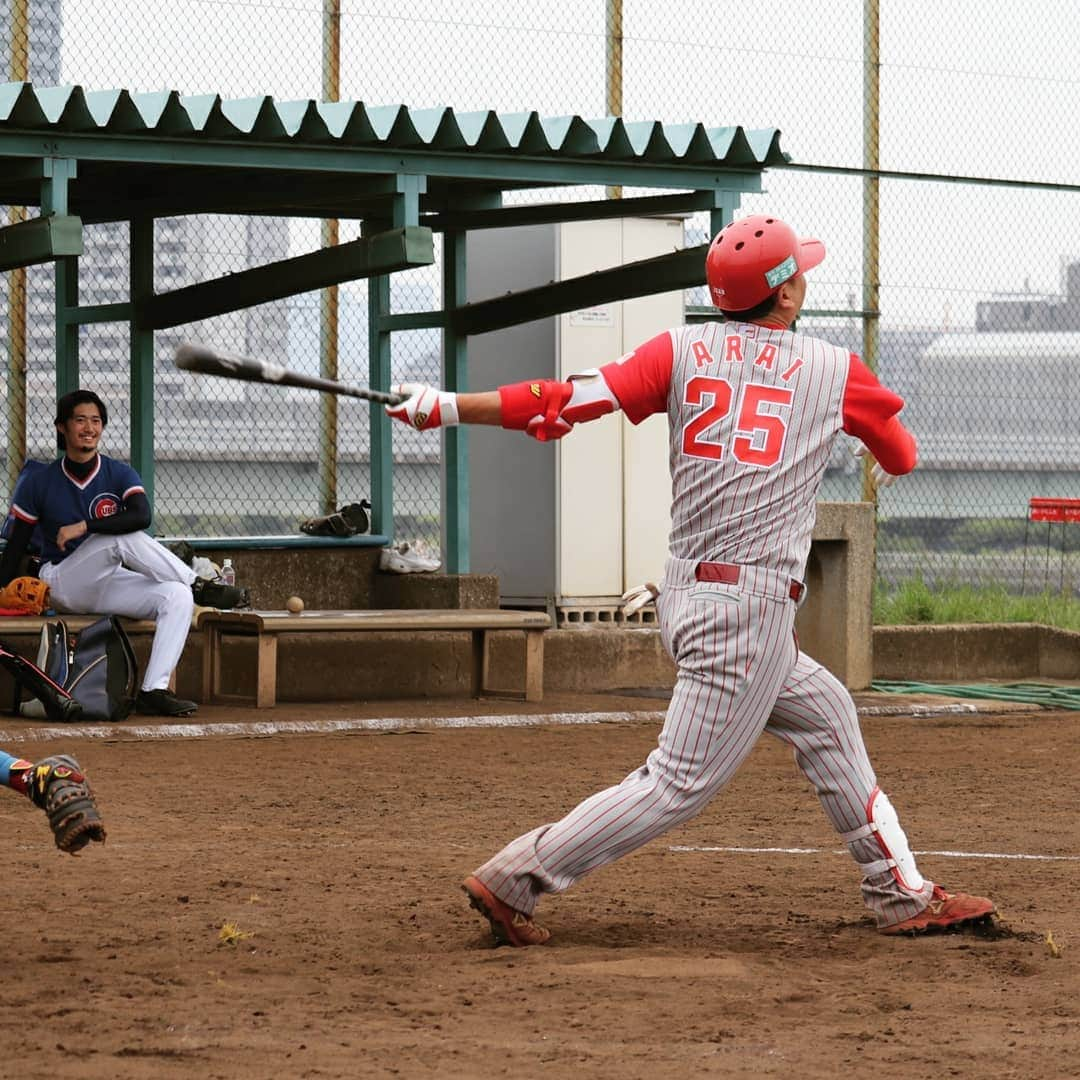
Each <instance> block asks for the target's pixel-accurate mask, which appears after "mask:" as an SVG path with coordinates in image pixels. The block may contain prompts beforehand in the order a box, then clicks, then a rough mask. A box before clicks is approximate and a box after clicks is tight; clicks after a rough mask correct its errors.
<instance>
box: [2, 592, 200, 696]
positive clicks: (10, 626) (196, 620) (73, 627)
mask: <svg viewBox="0 0 1080 1080" xmlns="http://www.w3.org/2000/svg"><path fill="white" fill-rule="evenodd" d="M211 613H213V614H215V615H216V614H220V612H218V611H217V610H216V609H215V608H208V607H196V608H195V610H194V611H193V612H192V613H191V628H190V629H189V631H188V633H189V634H196V633H202V630H203V624H204V620H205V618H206V616H207V615H208V614H211ZM103 618H105V616H104V615H75V614H72V613H71V612H66V611H58V612H57V613H56V614H55V615H0V640H2V639H3V638H4V637H5V636H6V635H9V634H11V635H15V634H33V635H34V636H35V637H38V636H39V635H40V634H41V628H42V627H43V626H44V625H45V623H47V622H55V621H56V620H57V619H60V620H62V621H63V623H64V625H65V626H66V627H67V628H68V630H70V631H72V632H73V633H76V634H77V633H78V632H79V631H80V630H85V629H86V627H88V626H89V625H90V624H91V623H95V622H97V621H98V619H103ZM119 619H120V625H121V626H122V627H123V628H124V630H125V632H126V633H127V634H128V636H129V637H131V636H132V635H135V634H153V633H154V631H155V630H156V629H157V623H156V622H154V620H153V619H129V618H127V616H124V615H121V616H119ZM35 648H36V646H35ZM29 657H30V659H31V660H33V659H34V657H35V653H34V652H31V653H30V654H29ZM202 662H203V674H202V684H203V685H204V686H205V685H206V682H207V677H208V676H207V672H206V666H207V664H208V663H209V657H208V650H207V649H206V647H205V645H204V646H203V656H202ZM142 674H143V672H142V670H141V668H140V670H139V676H140V677H141V676H142ZM169 689H170V690H173V691H175V690H176V672H175V671H174V672H173V673H172V675H171V676H170V678H169Z"/></svg>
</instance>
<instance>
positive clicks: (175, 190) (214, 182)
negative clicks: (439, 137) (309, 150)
mask: <svg viewBox="0 0 1080 1080" xmlns="http://www.w3.org/2000/svg"><path fill="white" fill-rule="evenodd" d="M398 179H399V178H398V177H396V176H383V175H379V174H364V173H360V174H353V175H350V176H332V175H327V174H325V173H320V174H315V175H314V176H312V175H298V174H293V175H291V176H289V177H286V178H283V177H281V176H278V175H274V174H272V173H254V174H253V173H251V172H245V173H244V175H243V178H242V179H237V180H234V181H230V179H229V177H228V174H227V173H224V172H222V171H216V170H210V171H209V172H207V171H206V170H200V169H191V168H185V167H180V168H178V169H175V170H170V172H169V175H168V188H169V190H166V191H162V192H155V193H153V194H149V195H141V196H137V197H134V198H128V199H124V200H118V199H117V197H116V191H115V190H114V189H113V188H112V187H111V186H110V185H109V184H107V183H104V184H103V183H97V184H94V185H92V186H91V185H89V184H88V185H87V187H86V188H83V189H80V190H78V191H77V192H76V195H77V198H76V199H75V205H76V207H77V209H78V210H79V214H80V216H81V217H82V219H83V221H84V222H85V223H86V224H88V225H94V224H100V223H101V222H106V221H122V220H127V219H128V218H131V217H142V216H149V217H155V218H162V217H180V216H183V215H185V214H280V213H283V212H284V211H286V210H287V211H288V213H289V215H290V216H294V217H300V216H314V217H325V216H326V214H327V213H328V212H329V211H332V210H333V209H334V208H335V207H338V206H341V205H349V204H360V203H362V202H364V201H365V200H366V201H367V202H368V203H370V201H371V200H375V201H376V202H377V203H380V204H381V205H382V207H383V211H384V213H385V214H389V213H390V212H391V200H392V199H394V198H396V197H397V196H398V195H399V184H398ZM421 179H422V178H421Z"/></svg>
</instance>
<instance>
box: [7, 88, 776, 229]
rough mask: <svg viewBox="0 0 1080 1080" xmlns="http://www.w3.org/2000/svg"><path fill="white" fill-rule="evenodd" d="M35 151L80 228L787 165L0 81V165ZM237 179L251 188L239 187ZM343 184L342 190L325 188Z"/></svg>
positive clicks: (435, 203) (699, 182)
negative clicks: (64, 167) (375, 186)
mask: <svg viewBox="0 0 1080 1080" xmlns="http://www.w3.org/2000/svg"><path fill="white" fill-rule="evenodd" d="M42 155H47V156H50V157H64V158H76V159H78V161H79V170H78V176H77V178H74V180H73V183H72V185H71V191H70V196H69V201H70V207H71V212H72V213H76V214H79V215H80V216H81V217H82V219H83V221H84V222H92V221H95V220H119V219H123V218H127V217H131V216H133V215H134V214H141V213H151V214H153V215H154V216H163V215H169V214H173V213H190V212H198V211H199V210H202V209H205V210H207V211H209V212H214V211H216V210H219V209H222V208H224V209H227V210H235V211H236V212H244V209H245V208H248V209H249V212H256V213H260V212H261V213H266V212H273V213H281V214H290V215H296V216H318V217H329V216H337V217H362V216H364V214H365V211H370V210H373V209H377V208H378V206H379V205H380V204H379V201H378V200H379V198H380V197H381V196H383V194H384V193H383V192H379V191H368V192H364V191H359V192H358V191H356V190H355V173H356V172H358V171H360V172H365V173H382V174H384V175H385V174H387V173H394V174H398V173H402V172H408V173H413V174H418V175H423V176H426V177H427V190H426V192H425V193H424V198H423V199H422V200H421V208H422V209H424V208H431V209H435V210H439V209H443V208H444V207H445V206H446V205H447V204H448V203H452V202H453V201H454V195H455V193H457V194H461V193H464V192H468V191H469V190H484V189H487V190H492V189H497V190H507V189H512V188H517V187H533V186H544V185H550V184H558V185H568V184H605V185H615V184H626V185H629V184H632V185H634V186H641V187H663V188H668V189H685V188H690V189H697V190H701V189H712V190H715V189H717V188H720V187H723V188H728V189H731V188H735V189H740V188H741V189H743V190H745V186H744V185H741V184H738V183H734V184H733V183H732V180H733V176H732V174H738V173H741V172H745V173H758V172H760V170H762V169H763V168H766V167H768V166H771V165H778V164H782V163H783V162H784V161H785V160H786V156H785V155H784V153H783V152H782V151H781V149H780V136H779V132H778V131H776V130H775V129H764V130H753V131H747V130H744V129H743V128H741V127H714V128H707V127H705V126H704V125H703V124H663V123H660V122H658V121H644V122H630V121H625V120H622V119H620V118H617V117H604V118H601V119H594V120H587V119H584V118H582V117H580V116H561V117H548V118H544V117H541V116H539V115H538V114H537V113H535V112H507V113H501V112H493V111H487V112H484V111H480V112H471V111H470V112H455V110H453V109H451V108H446V107H442V106H440V107H435V108H426V109H410V108H407V107H406V106H404V105H370V104H367V103H364V102H358V101H340V102H338V101H335V102H316V101H312V100H306V101H276V100H274V99H273V98H270V97H256V98H243V99H222V98H221V97H220V96H218V95H216V94H205V95H182V94H179V93H177V92H176V91H160V92H156V93H132V92H129V91H127V90H102V91H87V90H83V88H82V87H79V86H60V87H35V86H33V85H32V84H29V83H7V84H3V85H0V158H6V159H10V158H13V157H39V156H42ZM6 164H7V165H8V167H6V168H4V169H3V170H2V172H0V202H4V203H8V204H12V205H31V206H33V205H37V204H38V202H39V196H38V185H37V183H36V182H35V180H36V178H35V177H33V176H31V175H25V174H24V175H20V174H19V171H18V170H13V169H11V168H10V165H11V162H10V160H9V161H8V162H7V163H6ZM221 168H227V169H229V170H230V175H229V177H228V183H229V188H228V189H225V190H223V189H222V186H221V185H222V184H223V183H224V182H225V180H224V178H223V177H221V176H220V175H215V170H216V169H221ZM236 169H245V170H246V169H250V170H254V171H256V172H257V173H258V174H260V175H259V176H257V177H253V179H255V180H257V181H258V180H260V178H261V183H256V184H255V186H254V187H251V186H248V185H246V184H244V183H241V184H240V185H238V183H237V181H238V179H239V177H238V176H237V174H236V172H235V171H234V170H236ZM268 169H270V170H276V171H278V176H277V178H276V180H275V181H269V180H268V179H267V178H266V176H265V173H266V170H268ZM297 172H298V173H302V174H305V180H304V182H305V184H306V185H309V186H308V187H307V188H306V189H304V190H297V188H296V185H295V181H296V176H295V175H290V174H295V173H297ZM342 173H344V174H351V175H352V177H353V181H354V189H353V190H350V191H347V192H346V191H341V190H338V188H339V187H340V182H337V183H336V182H335V174H338V176H340V174H342ZM121 181H122V182H121ZM163 185H164V186H166V187H167V189H168V191H167V193H166V192H163V191H162V190H161V189H162V186H163Z"/></svg>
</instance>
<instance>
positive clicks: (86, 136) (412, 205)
mask: <svg viewBox="0 0 1080 1080" xmlns="http://www.w3.org/2000/svg"><path fill="white" fill-rule="evenodd" d="M785 160H786V156H785V155H784V154H783V152H782V151H781V149H780V140H779V133H778V132H777V131H776V130H775V129H764V130H755V131H747V130H744V129H743V128H741V127H737V126H732V127H706V126H705V125H703V124H701V123H688V124H663V123H660V122H658V121H645V122H640V123H635V122H630V121H625V120H623V119H621V118H618V117H603V118H599V119H593V120H589V119H585V118H583V117H580V116H564V117H554V118H544V117H540V116H539V115H537V113H535V112H531V111H522V112H514V113H505V112H494V111H469V112H456V111H455V110H454V109H452V108H449V107H445V106H438V107H434V108H427V109H410V108H407V107H405V106H403V105H389V106H373V105H370V104H367V103H364V102H355V101H332V102H317V101H312V100H306V101H275V100H274V99H272V98H269V97H256V98H247V99H242V100H226V99H222V98H221V97H220V96H218V95H214V94H206V95H181V94H179V93H177V92H175V91H162V92H154V93H136V92H129V91H126V90H108V91H86V90H84V89H82V88H81V87H78V86H65V87H37V86H34V85H32V84H28V83H11V84H6V85H3V86H0V202H3V203H6V204H8V205H11V206H26V207H30V208H34V209H35V210H36V211H37V216H33V217H30V218H29V219H28V220H26V221H24V222H21V223H18V224H13V225H9V226H7V227H6V228H3V229H0V269H5V270H11V269H13V268H19V267H25V266H30V265H34V264H39V263H53V264H54V265H55V294H54V300H53V312H54V320H53V321H54V333H55V356H56V389H57V394H58V395H59V394H63V393H65V392H66V391H68V390H70V389H72V388H73V387H75V386H77V385H78V384H79V379H80V364H79V331H80V328H81V327H85V326H87V325H90V324H95V323H108V322H111V323H116V324H118V326H119V328H120V329H121V330H122V331H125V330H126V335H127V338H128V341H129V358H130V364H129V371H128V373H127V387H126V389H127V390H128V395H127V396H128V398H129V401H128V402H127V403H126V404H129V406H130V408H129V412H128V415H129V416H130V433H129V442H130V456H131V461H132V463H133V465H134V466H135V467H136V468H137V469H138V470H139V472H140V473H141V475H142V476H143V478H144V480H145V481H146V484H147V488H148V492H149V493H150V495H151V497H152V495H153V487H154V461H155V433H154V407H153V406H154V400H155V387H156V381H157V380H159V379H160V378H161V376H162V375H163V373H164V370H165V368H164V366H163V365H165V364H166V363H167V360H166V358H164V357H157V355H156V351H155V333H156V332H159V331H163V330H167V329H168V328H171V327H176V326H182V325H184V324H186V323H190V322H192V321H194V320H198V319H207V318H213V317H216V316H220V315H224V314H226V313H229V312H233V311H237V310H240V309H243V308H248V307H253V306H256V305H258V304H262V303H265V302H267V301H270V300H274V299H281V298H284V297H287V296H292V295H296V294H299V293H303V292H310V291H312V290H316V289H324V288H327V287H331V286H334V285H337V284H341V283H343V282H346V281H351V280H357V279H359V278H367V279H368V280H369V283H370V284H369V296H368V344H369V355H368V372H367V374H368V381H369V384H370V385H371V386H373V387H378V388H386V387H387V386H388V385H389V383H390V381H391V356H392V343H393V337H394V334H395V332H398V331H402V330H409V329H418V328H434V329H436V330H438V331H440V332H441V334H442V342H443V349H442V365H443V380H442V381H443V385H444V386H446V387H447V388H450V389H458V388H464V387H466V386H467V385H468V378H469V341H470V339H471V338H473V337H475V336H476V335H480V334H486V333H489V332H491V331H494V330H499V329H505V328H508V327H514V326H518V325H521V324H524V323H528V322H531V321H534V320H537V319H540V318H546V317H550V316H552V315H558V314H560V313H563V312H570V311H576V310H579V309H583V308H589V307H592V306H595V305H603V304H610V303H614V302H617V301H620V300H626V299H630V298H633V297H638V296H643V295H648V294H652V293H656V292H670V291H673V290H680V289H685V288H688V287H692V286H695V285H700V284H702V283H703V282H704V248H703V247H701V246H697V247H690V248H686V249H684V250H679V251H673V252H670V253H668V254H664V255H661V256H658V257H653V258H648V259H644V260H640V261H635V262H631V263H628V264H626V265H621V266H617V267H614V268H611V269H607V270H603V271H599V272H595V273H588V274H584V275H581V276H578V277H573V278H570V279H568V280H567V279H564V280H560V281H558V282H552V283H549V284H545V285H540V286H538V287H533V288H527V289H520V290H518V291H514V292H509V293H504V292H501V291H500V292H499V293H498V294H493V295H491V296H488V297H485V298H475V297H474V298H472V302H468V301H469V298H468V297H467V293H466V273H467V268H468V248H469V243H468V239H469V235H470V234H471V233H474V232H476V231H478V230H492V229H503V228H509V227H520V226H534V225H536V226H543V225H548V224H554V223H566V222H583V221H603V220H612V219H618V218H628V217H650V216H654V215H680V214H689V213H692V212H699V211H708V212H709V214H710V218H711V222H710V224H711V232H715V231H717V230H718V229H719V228H720V227H721V226H722V225H723V224H724V223H726V222H727V221H729V220H730V219H731V217H732V216H733V213H734V211H735V210H736V208H737V207H738V205H739V201H740V198H741V196H742V194H743V193H744V192H757V191H760V190H761V174H762V171H763V170H764V169H765V168H767V167H769V166H771V165H777V164H781V163H783V162H784V161H785ZM581 186H590V187H593V188H598V187H600V186H603V187H607V188H609V189H610V188H632V189H635V190H642V191H647V192H649V194H645V195H637V196H635V197H633V198H622V199H615V198H605V199H595V198H591V199H581V198H574V197H573V192H572V191H571V192H570V194H569V195H568V194H567V189H573V188H575V187H581ZM523 193H527V197H528V201H524V198H523ZM547 193H549V194H550V196H551V197H550V198H544V197H543V196H544V195H545V194H547ZM222 213H228V214H239V215H252V216H255V215H280V216H283V217H291V218H315V219H321V220H324V221H340V220H348V219H352V220H358V221H360V222H362V232H361V235H360V237H359V238H358V239H357V240H354V241H350V242H347V243H337V244H329V245H327V246H323V247H322V248H320V249H318V250H315V251H312V252H310V253H308V254H305V255H301V256H295V257H291V258H288V259H284V260H279V261H276V262H270V263H268V264H266V265H263V266H258V267H254V268H251V269H247V270H242V271H240V272H237V273H233V274H229V275H227V276H223V277H217V278H214V279H212V280H207V281H202V282H199V283H197V284H194V285H190V286H187V287H184V288H179V289H173V290H165V291H159V290H156V289H155V281H154V266H155V222H156V221H158V220H161V219H168V218H175V217H180V216H184V215H205V214H222ZM114 221H124V222H128V223H129V238H130V239H129V251H128V261H129V267H128V275H127V280H128V289H127V292H128V295H127V297H126V298H125V299H123V300H120V301H117V302H114V303H106V304H97V305H89V304H85V303H82V302H81V299H80V290H79V260H80V256H81V255H82V254H83V250H84V246H83V241H84V229H85V227H86V226H88V225H91V224H96V223H103V222H114ZM437 238H438V240H439V242H440V246H441V286H442V298H443V300H442V307H441V308H439V309H438V310H430V311H420V312H409V313H400V312H395V311H393V310H391V306H390V279H391V276H392V275H394V274H396V273H399V272H401V271H404V270H408V269H410V268H414V267H419V266H425V265H431V264H432V263H433V262H435V260H436V243H437ZM323 364H324V370H323V374H324V375H326V376H327V377H330V378H334V377H336V376H337V371H336V369H335V367H334V359H333V356H331V355H326V356H324V359H323ZM7 388H8V404H9V411H10V410H11V409H12V406H13V405H14V406H15V416H14V420H13V422H11V423H9V428H8V433H7V449H8V454H7V458H8V462H9V471H10V470H11V469H15V468H16V463H17V462H19V461H21V459H22V457H23V456H24V454H25V424H24V421H25V415H23V416H22V417H21V418H20V416H19V414H18V402H19V401H20V394H21V395H22V396H21V400H22V401H23V402H25V359H24V358H20V357H19V356H18V355H16V353H15V352H13V354H12V356H11V360H10V363H9V370H8V372H7ZM20 423H22V426H20ZM318 424H319V427H320V432H321V436H322V437H321V440H320V445H321V458H320V461H319V463H318V465H319V472H320V478H321V481H322V483H321V491H322V498H323V502H324V509H332V508H333V506H334V505H335V503H336V501H337V500H336V493H335V491H334V478H335V476H336V472H337V462H336V445H337V437H336V433H337V430H338V428H337V424H338V417H337V410H336V402H335V401H334V400H333V399H327V400H326V401H325V402H324V403H323V404H322V406H321V408H320V410H319V413H318ZM367 430H368V432H369V438H370V497H371V502H372V504H373V509H372V536H371V537H369V538H367V539H366V540H364V541H362V542H363V543H367V544H376V545H382V544H385V543H387V542H388V541H389V540H390V539H392V521H393V507H394V468H393V458H392V452H391V450H392V448H391V431H390V423H389V421H388V420H387V419H386V417H385V416H384V415H383V413H382V410H381V408H379V407H372V408H371V409H370V411H369V422H368V426H367ZM409 434H410V433H409V432H407V431H403V432H402V435H403V436H404V437H406V438H405V440H404V441H402V440H401V439H399V440H398V443H397V445H398V447H399V450H402V451H404V453H405V454H406V455H408V453H409V445H408V443H407V436H409ZM442 438H443V440H444V442H443V447H442V474H443V482H442V519H443V531H444V535H443V554H444V564H445V566H446V568H447V570H448V571H449V572H450V573H451V574H462V573H466V572H468V571H469V569H470V535H469V513H468V507H469V483H468V459H469V449H468V441H469V433H468V432H467V431H466V430H465V429H459V428H455V429H451V430H449V431H447V432H445V433H443V435H442ZM300 539H301V538H299V537H298V538H297V540H300Z"/></svg>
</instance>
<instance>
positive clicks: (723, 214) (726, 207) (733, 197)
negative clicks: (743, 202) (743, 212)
mask: <svg viewBox="0 0 1080 1080" xmlns="http://www.w3.org/2000/svg"><path fill="white" fill-rule="evenodd" d="M710 194H711V195H712V196H713V205H712V209H711V210H710V211H709V230H710V232H709V241H710V243H711V242H712V239H713V237H714V236H716V234H717V233H718V232H719V231H720V230H721V229H722V228H723V227H724V226H725V225H730V224H731V222H732V220H733V219H734V217H735V211H736V210H738V209H739V201H740V194H741V193H740V192H738V191H713V192H710Z"/></svg>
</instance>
